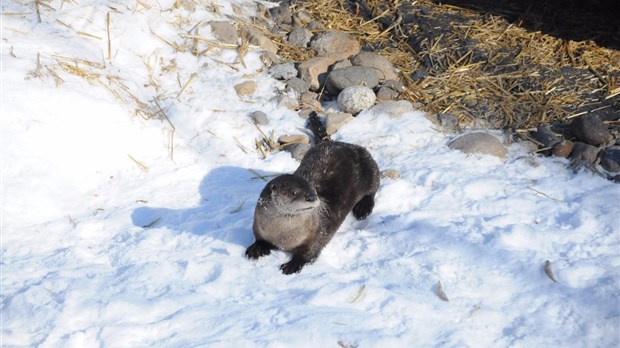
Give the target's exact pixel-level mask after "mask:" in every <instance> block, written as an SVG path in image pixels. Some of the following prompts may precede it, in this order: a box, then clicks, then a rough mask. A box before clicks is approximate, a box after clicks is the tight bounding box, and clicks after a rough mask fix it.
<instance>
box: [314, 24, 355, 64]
mask: <svg viewBox="0 0 620 348" xmlns="http://www.w3.org/2000/svg"><path fill="white" fill-rule="evenodd" d="M310 47H312V48H313V49H314V50H315V51H316V53H317V55H318V56H321V57H332V58H333V59H334V61H339V60H342V59H345V58H349V57H350V56H352V55H354V54H357V53H358V52H359V51H360V44H359V42H358V41H357V40H356V39H355V38H354V37H353V36H351V35H349V34H347V33H345V32H342V31H340V30H327V31H325V32H322V33H320V34H317V35H316V36H315V37H314V39H313V40H312V41H311V42H310Z"/></svg>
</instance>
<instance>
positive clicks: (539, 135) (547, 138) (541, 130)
mask: <svg viewBox="0 0 620 348" xmlns="http://www.w3.org/2000/svg"><path fill="white" fill-rule="evenodd" d="M530 135H531V136H532V138H534V140H536V141H537V142H539V143H540V144H542V146H543V147H552V146H553V145H555V144H557V143H559V142H560V141H561V140H562V139H561V137H560V135H559V134H557V133H555V132H554V131H552V130H551V128H549V126H538V127H536V130H535V131H532V132H530Z"/></svg>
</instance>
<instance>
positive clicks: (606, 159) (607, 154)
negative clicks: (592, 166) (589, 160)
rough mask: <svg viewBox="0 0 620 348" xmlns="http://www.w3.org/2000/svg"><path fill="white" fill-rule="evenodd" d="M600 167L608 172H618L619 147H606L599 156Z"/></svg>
mask: <svg viewBox="0 0 620 348" xmlns="http://www.w3.org/2000/svg"><path fill="white" fill-rule="evenodd" d="M601 165H602V166H603V168H605V170H607V171H610V172H614V173H617V172H620V146H612V147H608V148H607V149H605V151H603V153H602V155H601Z"/></svg>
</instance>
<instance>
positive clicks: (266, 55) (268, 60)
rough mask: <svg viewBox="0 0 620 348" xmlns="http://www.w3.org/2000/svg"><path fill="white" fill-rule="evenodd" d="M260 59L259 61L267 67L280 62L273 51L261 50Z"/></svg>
mask: <svg viewBox="0 0 620 348" xmlns="http://www.w3.org/2000/svg"><path fill="white" fill-rule="evenodd" d="M260 61H261V63H263V65H264V66H267V67H269V66H272V65H274V64H280V62H281V61H282V60H281V59H280V57H279V56H278V55H277V54H275V53H273V52H269V51H263V52H261V53H260Z"/></svg>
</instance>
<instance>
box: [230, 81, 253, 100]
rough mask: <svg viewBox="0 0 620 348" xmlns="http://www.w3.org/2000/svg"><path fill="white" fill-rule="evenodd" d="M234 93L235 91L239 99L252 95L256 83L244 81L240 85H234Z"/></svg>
mask: <svg viewBox="0 0 620 348" xmlns="http://www.w3.org/2000/svg"><path fill="white" fill-rule="evenodd" d="M235 91H237V95H238V96H240V97H243V96H246V95H250V94H254V92H255V91H256V82H254V81H245V82H241V83H240V84H237V85H235Z"/></svg>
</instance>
